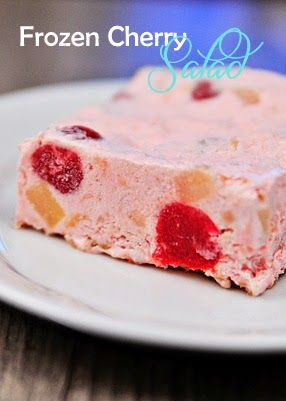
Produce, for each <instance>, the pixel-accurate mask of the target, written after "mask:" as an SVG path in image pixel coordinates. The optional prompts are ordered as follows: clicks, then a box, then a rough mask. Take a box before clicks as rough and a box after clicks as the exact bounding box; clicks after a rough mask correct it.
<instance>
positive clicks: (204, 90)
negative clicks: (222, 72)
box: [192, 81, 218, 100]
mask: <svg viewBox="0 0 286 401" xmlns="http://www.w3.org/2000/svg"><path fill="white" fill-rule="evenodd" d="M217 95H218V91H217V90H215V89H214V88H213V86H212V84H211V82H210V81H200V82H198V83H197V85H196V86H195V88H194V90H193V91H192V97H193V99H195V100H204V99H209V98H212V97H215V96H217Z"/></svg>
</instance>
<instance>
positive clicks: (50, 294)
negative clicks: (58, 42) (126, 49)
mask: <svg viewBox="0 0 286 401" xmlns="http://www.w3.org/2000/svg"><path fill="white" fill-rule="evenodd" d="M119 86H120V83H119V82H118V81H108V82H107V81H101V82H83V83H76V84H69V85H60V86H54V87H46V88H36V89H33V90H28V91H22V92H18V93H14V94H9V95H5V96H2V97H1V98H0V121H1V131H0V132H1V133H0V138H1V145H0V228H1V231H2V237H3V239H4V242H5V244H6V247H7V250H6V251H4V252H3V251H2V255H4V256H5V258H6V260H7V262H5V260H4V258H3V257H1V258H0V267H1V269H0V298H1V299H2V300H4V301H6V302H8V303H10V304H13V305H15V306H17V307H19V308H21V309H24V310H26V311H29V312H32V313H35V314H37V315H39V316H42V317H46V318H49V319H51V320H54V321H56V322H59V323H62V324H64V325H67V326H70V327H73V328H76V329H79V330H82V331H87V332H89V333H98V334H102V335H106V336H109V337H116V338H121V339H126V340H131V341H140V342H144V343H152V344H160V345H169V346H176V347H181V348H189V349H206V350H210V349H212V350H228V351H230V350H232V351H241V350H244V351H252V352H255V351H270V350H272V351H274V350H275V351H278V350H284V351H285V350H286V277H284V278H281V279H280V281H279V282H278V284H276V285H275V287H274V288H273V289H272V290H270V291H268V292H266V293H265V294H264V295H263V296H261V297H259V298H252V297H250V296H248V295H246V294H245V293H243V292H242V291H240V290H237V289H232V290H224V289H222V288H220V287H219V286H218V285H217V284H216V283H215V282H214V281H212V280H210V279H207V278H205V277H202V276H201V275H200V274H196V273H184V272H179V271H174V270H170V271H164V270H160V269H155V268H151V267H142V266H141V267H139V266H135V265H132V264H129V263H125V262H122V261H118V260H114V259H112V258H109V257H106V256H96V255H89V254H85V253H81V252H79V251H77V250H75V249H73V248H72V247H70V246H69V245H68V244H67V243H65V242H64V241H63V240H61V239H58V238H48V237H45V236H44V235H42V234H40V233H37V232H33V231H30V230H15V229H14V228H13V217H14V207H15V180H16V161H17V144H18V143H20V142H21V141H22V140H23V139H24V138H25V137H28V136H32V135H34V134H36V133H37V131H39V130H41V129H44V128H46V127H47V126H48V125H49V123H50V122H54V121H57V120H61V119H63V118H65V117H67V116H68V115H69V114H71V113H72V112H73V111H74V110H75V109H77V108H78V107H82V106H84V105H90V104H94V103H96V102H98V101H102V100H103V99H104V98H106V97H108V96H110V95H111V94H112V92H113V91H114V90H115V89H117V88H118V87H119Z"/></svg>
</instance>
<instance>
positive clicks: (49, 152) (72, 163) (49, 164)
mask: <svg viewBox="0 0 286 401" xmlns="http://www.w3.org/2000/svg"><path fill="white" fill-rule="evenodd" d="M32 167H33V170H34V172H35V173H37V174H38V176H39V177H41V178H42V179H43V180H45V181H47V182H48V183H49V184H51V185H53V186H54V187H55V188H56V189H57V190H58V191H60V192H61V193H62V194H67V193H70V192H73V191H75V190H76V189H77V188H78V187H79V185H80V183H81V181H82V179H83V172H82V165H81V160H80V158H79V156H78V155H77V154H76V153H75V152H73V151H71V150H69V149H65V148H61V147H59V146H56V145H53V144H46V145H42V146H40V147H39V148H38V149H36V150H35V151H34V153H33V154H32Z"/></svg>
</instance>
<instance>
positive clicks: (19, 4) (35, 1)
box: [0, 0, 286, 93]
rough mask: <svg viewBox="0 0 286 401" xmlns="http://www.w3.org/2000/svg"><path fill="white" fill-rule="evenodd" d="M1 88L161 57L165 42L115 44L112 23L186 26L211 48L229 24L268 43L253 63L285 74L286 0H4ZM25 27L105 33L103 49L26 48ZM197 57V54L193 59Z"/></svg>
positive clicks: (129, 67)
mask: <svg viewBox="0 0 286 401" xmlns="http://www.w3.org/2000/svg"><path fill="white" fill-rule="evenodd" d="M0 21H1V24H0V55H1V57H0V71H1V72H0V93H3V92H8V91H11V90H15V89H20V88H24V87H29V86H35V85H41V84H46V83H55V82H62V81H72V80H79V79H93V78H102V77H127V76H129V75H131V74H132V73H133V72H134V70H135V69H136V68H138V67H139V66H141V65H143V64H158V63H160V56H159V48H156V47H134V46H131V47H120V48H116V47H113V46H111V45H110V44H109V43H108V40H107V33H108V30H109V28H110V27H112V26H113V25H130V28H131V29H132V30H134V31H136V32H138V33H142V32H144V31H151V32H154V31H170V32H172V31H174V32H179V33H180V32H186V33H187V34H188V36H189V37H190V38H191V39H192V41H193V43H194V45H195V46H197V47H199V48H200V49H201V51H203V52H206V51H207V50H208V48H209V46H210V45H211V44H212V43H213V41H214V40H215V39H216V38H217V36H219V35H220V34H221V33H222V32H223V31H225V30H226V29H228V28H230V27H238V28H240V29H241V30H242V31H244V32H245V33H247V34H248V35H249V37H250V39H251V42H252V46H253V47H256V46H257V45H258V44H259V43H260V42H261V41H264V46H263V48H262V49H261V50H259V51H258V52H257V53H256V54H255V55H254V56H253V57H252V58H250V59H249V62H248V63H247V64H248V65H250V66H255V67H260V68H268V69H271V70H276V71H279V72H283V73H286V39H285V38H286V2H285V1H275V0H269V1H261V0H258V1H254V0H252V1H251V0H248V1H247V0H244V1H230V0H229V1H227V0H225V1H224V0H220V1H214V0H213V1H211V0H209V1H207V0H202V1H190V0H189V1H187V0H173V1H171V0H153V1H152V0H129V1H128V0H101V1H98V0H94V1H91V0H90V1H89V0H0ZM20 25H34V26H35V30H37V31H44V32H48V31H54V32H57V33H59V32H64V31H67V32H75V31H81V32H90V31H97V32H99V34H100V38H101V43H100V46H99V47H80V48H79V47H70V48H68V47H67V48H65V47H47V46H42V47H38V48H37V47H34V46H33V45H32V44H31V42H30V44H29V45H27V46H26V47H20V46H19V37H20V34H19V27H20ZM192 58H193V57H192Z"/></svg>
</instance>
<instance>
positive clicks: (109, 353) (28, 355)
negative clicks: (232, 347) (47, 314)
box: [0, 304, 286, 401]
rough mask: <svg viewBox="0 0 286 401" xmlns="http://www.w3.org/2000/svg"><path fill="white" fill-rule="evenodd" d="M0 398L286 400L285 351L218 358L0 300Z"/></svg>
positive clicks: (39, 400) (32, 400)
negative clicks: (84, 330) (107, 332)
mask: <svg viewBox="0 0 286 401" xmlns="http://www.w3.org/2000/svg"><path fill="white" fill-rule="evenodd" d="M0 333H1V335H0V400H1V401H26V400H27V401H28V400H29V401H62V400H67V401H89V400H96V401H111V400H113V401H114V400H120V401H121V400H122V401H133V400H134V401H135V400H138V401H139V400H140V401H151V400H154V401H159V400H160V401H165V400H166V401H168V400H175V401H181V400H184V401H185V400H189V401H232V400H237V401H238V400H239V401H256V400H259V401H277V400H281V401H282V400H283V401H285V400H286V384H285V382H286V380H285V376H286V374H285V370H286V369H285V364H286V356H283V355H268V356H265V355H264V356H249V355H248V356H247V355H235V354H233V355H231V354H228V355H222V354H217V353H216V354H214V353H199V352H196V353H194V352H186V351H178V350H176V351H175V350H166V349H158V348H150V347H146V346H138V345H137V346H136V345H131V344H123V343H118V342H113V341H110V340H104V339H102V338H98V337H90V336H88V335H85V334H80V333H77V332H75V331H72V330H69V329H66V328H63V327H60V326H57V325H55V324H53V323H50V322H46V321H42V320H40V319H38V318H35V317H33V316H30V315H27V314H25V313H22V312H19V311H17V310H15V309H13V308H11V307H8V306H6V305H4V304H0Z"/></svg>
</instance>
